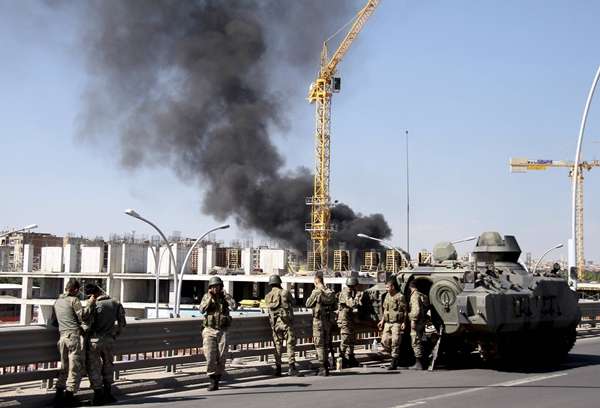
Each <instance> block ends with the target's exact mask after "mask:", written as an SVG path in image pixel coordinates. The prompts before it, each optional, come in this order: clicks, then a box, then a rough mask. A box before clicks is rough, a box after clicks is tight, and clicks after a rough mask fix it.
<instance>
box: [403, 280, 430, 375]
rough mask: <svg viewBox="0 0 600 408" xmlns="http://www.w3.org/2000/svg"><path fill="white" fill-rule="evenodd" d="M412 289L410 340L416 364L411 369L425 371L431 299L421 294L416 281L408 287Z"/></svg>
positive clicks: (409, 315) (409, 314)
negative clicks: (426, 330) (424, 338)
mask: <svg viewBox="0 0 600 408" xmlns="http://www.w3.org/2000/svg"><path fill="white" fill-rule="evenodd" d="M408 287H409V288H410V312H409V313H408V318H409V319H410V338H411V341H412V349H413V353H414V354H415V364H414V365H413V366H411V367H410V369H411V370H424V369H425V366H426V365H427V364H426V356H425V355H424V353H423V334H424V332H425V322H426V320H427V308H428V307H429V298H428V297H427V296H426V295H424V294H423V293H421V292H419V290H418V289H417V285H416V283H415V281H414V280H413V281H411V282H410V283H409V285H408Z"/></svg>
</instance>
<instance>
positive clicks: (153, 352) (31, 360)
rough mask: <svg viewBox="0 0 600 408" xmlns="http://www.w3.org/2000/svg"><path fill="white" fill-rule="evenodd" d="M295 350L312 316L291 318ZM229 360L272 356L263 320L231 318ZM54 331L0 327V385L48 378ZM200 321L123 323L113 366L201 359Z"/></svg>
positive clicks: (364, 336) (306, 345) (308, 344)
mask: <svg viewBox="0 0 600 408" xmlns="http://www.w3.org/2000/svg"><path fill="white" fill-rule="evenodd" d="M294 328H295V331H296V338H297V339H298V346H297V352H299V353H301V354H302V353H305V352H306V351H308V350H312V349H313V348H314V345H313V343H312V317H311V315H310V314H308V313H302V314H296V316H295V320H294ZM367 331H368V329H366V328H365V329H363V330H362V331H361V332H360V334H359V339H358V341H357V343H358V344H368V343H370V342H372V340H373V337H371V336H370V335H369V334H368V333H367ZM227 336H228V340H227V341H228V344H229V345H230V358H236V357H248V356H254V357H259V356H267V355H270V354H273V352H274V346H273V344H272V340H273V339H272V334H271V328H270V326H269V321H268V318H267V316H265V315H262V316H240V317H234V319H233V324H232V326H231V328H230V329H229V330H228V334H227ZM57 340H58V332H57V331H56V330H53V329H48V328H46V327H44V326H24V327H14V326H13V327H5V328H0V385H4V384H11V383H17V382H24V381H33V380H44V379H52V378H54V377H55V376H56V374H57V371H58V369H57V368H56V364H57V362H58V361H59V360H60V357H59V354H58V350H57V346H56V343H57ZM201 347H202V319H201V318H179V319H152V320H140V321H134V322H131V323H129V324H128V325H127V328H126V330H124V331H123V335H122V336H120V337H119V338H118V339H117V341H116V343H115V356H117V358H116V359H117V361H116V362H115V368H116V370H117V372H118V370H125V369H132V368H143V367H153V366H166V367H167V369H168V370H169V371H174V367H175V365H176V364H184V363H193V362H201V361H204V356H203V354H202V351H201Z"/></svg>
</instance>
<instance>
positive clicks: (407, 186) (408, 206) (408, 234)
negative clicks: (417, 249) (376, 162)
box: [405, 130, 410, 254]
mask: <svg viewBox="0 0 600 408" xmlns="http://www.w3.org/2000/svg"><path fill="white" fill-rule="evenodd" d="M405 134H406V252H408V253H409V254H410V184H409V181H410V178H409V174H408V169H409V167H408V130H406V131H405Z"/></svg>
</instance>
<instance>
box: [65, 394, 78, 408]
mask: <svg viewBox="0 0 600 408" xmlns="http://www.w3.org/2000/svg"><path fill="white" fill-rule="evenodd" d="M61 406H62V407H65V408H71V407H78V406H79V400H78V399H77V397H75V395H74V394H73V391H65V398H64V399H63V404H62V405H61Z"/></svg>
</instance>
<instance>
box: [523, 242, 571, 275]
mask: <svg viewBox="0 0 600 408" xmlns="http://www.w3.org/2000/svg"><path fill="white" fill-rule="evenodd" d="M563 246H564V245H563V244H562V243H561V244H558V245H554V246H553V247H552V248H550V249H549V250H547V251H546V252H544V255H542V256H541V257H540V259H538V261H537V262H536V264H535V266H534V267H533V271H532V272H531V274H532V275H535V271H536V270H537V267H538V265H539V264H540V262H542V259H544V257H545V256H546V255H548V253H549V252H550V251H554V250H555V249H559V248H562V247H563ZM569 272H570V271H569Z"/></svg>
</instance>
